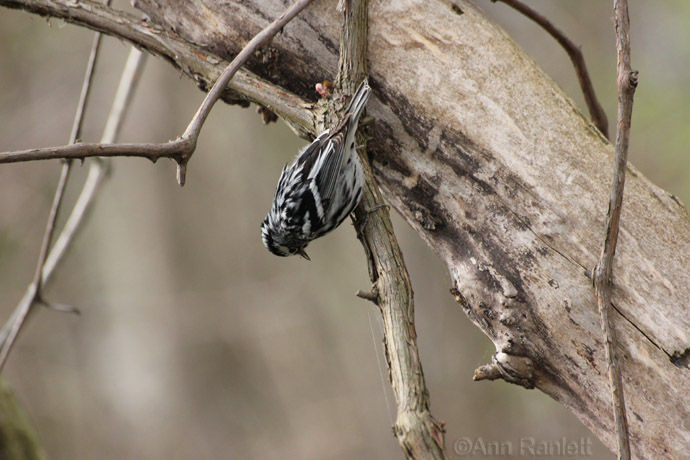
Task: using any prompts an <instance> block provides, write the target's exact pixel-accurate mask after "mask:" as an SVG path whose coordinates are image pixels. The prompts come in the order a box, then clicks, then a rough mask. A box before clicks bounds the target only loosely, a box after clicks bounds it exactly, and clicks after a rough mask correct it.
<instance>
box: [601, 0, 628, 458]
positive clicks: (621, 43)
mask: <svg viewBox="0 0 690 460" xmlns="http://www.w3.org/2000/svg"><path fill="white" fill-rule="evenodd" d="M614 12H615V19H616V49H617V51H618V59H617V60H618V62H617V73H618V116H617V125H616V154H615V158H614V170H613V178H612V182H611V194H610V199H609V209H608V213H607V215H606V236H605V238H604V244H603V248H602V250H601V256H600V258H599V263H598V264H597V266H596V267H595V269H594V277H593V281H594V288H595V292H596V296H597V304H598V307H599V314H600V316H601V328H602V333H603V335H604V341H605V350H606V361H607V364H608V375H609V384H610V386H611V398H612V401H613V414H614V421H615V425H616V432H617V435H618V436H617V437H618V458H619V459H625V460H627V459H630V439H629V435H628V418H627V414H626V410H625V397H624V392H623V380H622V377H621V370H620V368H619V366H618V363H617V358H616V352H615V349H614V346H615V344H616V343H617V341H616V334H615V329H614V327H613V319H612V318H611V308H612V305H611V300H612V295H611V276H612V271H613V257H614V254H615V253H616V244H617V242H618V232H619V228H620V217H621V210H622V205H623V190H624V188H625V169H626V167H627V162H628V143H629V140H630V123H631V119H632V105H633V96H634V94H635V88H636V87H637V72H635V71H633V70H632V68H631V67H630V17H629V16H628V2H627V0H614Z"/></svg>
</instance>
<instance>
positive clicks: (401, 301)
mask: <svg viewBox="0 0 690 460" xmlns="http://www.w3.org/2000/svg"><path fill="white" fill-rule="evenodd" d="M340 8H341V9H342V12H343V26H342V28H341V32H340V60H339V71H338V78H337V82H336V87H337V88H338V89H339V91H344V92H345V93H347V94H351V93H352V92H353V91H354V88H355V87H356V86H357V84H358V83H359V82H360V81H361V80H362V79H363V78H364V77H365V76H366V75H367V56H368V52H367V44H368V31H369V29H368V1H367V0H343V1H341V2H340ZM358 144H360V145H365V144H366V136H364V135H363V134H360V133H358ZM359 152H360V155H359V158H360V160H361V162H362V167H363V168H362V169H363V172H364V179H365V185H364V187H363V190H362V192H363V193H362V201H361V202H360V204H359V205H358V206H357V208H356V209H355V221H354V222H355V229H356V231H357V237H358V238H359V240H360V241H361V243H362V246H363V247H364V252H365V254H366V257H367V261H368V267H369V278H370V279H371V282H372V284H373V288H372V293H371V294H362V293H358V294H357V295H358V296H359V297H362V298H366V299H368V300H372V301H374V302H375V303H376V305H378V307H379V309H380V310H381V316H382V317H383V332H384V345H385V350H386V360H387V362H388V369H389V377H390V382H391V385H392V387H393V394H394V395H395V401H396V403H397V406H398V415H397V420H396V422H395V425H394V426H393V433H395V436H396V437H397V438H398V442H399V443H400V446H401V447H402V450H403V453H404V454H405V458H408V459H418V458H433V459H445V458H446V454H445V447H444V427H443V425H442V424H440V423H439V422H438V421H436V420H435V419H434V417H433V416H432V415H431V412H430V411H429V391H428V389H427V387H426V383H425V381H424V372H423V371H422V364H421V361H420V359H419V351H418V349H417V334H416V331H415V325H414V300H413V297H414V294H413V292H412V283H411V282H410V276H409V274H408V272H407V268H406V267H405V262H404V260H403V255H402V251H401V250H400V246H399V245H398V241H397V238H396V237H395V233H394V232H393V224H392V223H391V220H390V215H389V211H388V207H387V206H381V203H382V202H383V198H382V197H381V193H380V192H379V189H378V186H377V185H376V180H375V179H374V175H373V172H372V170H371V165H370V164H369V159H368V158H367V154H366V149H364V148H362V149H360V150H359Z"/></svg>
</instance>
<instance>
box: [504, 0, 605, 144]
mask: <svg viewBox="0 0 690 460" xmlns="http://www.w3.org/2000/svg"><path fill="white" fill-rule="evenodd" d="M491 1H492V2H494V3H496V2H503V3H505V4H506V5H508V6H511V7H513V8H514V9H516V10H517V11H519V12H520V13H522V14H524V15H525V16H527V17H528V18H530V19H531V20H532V21H534V22H536V23H537V24H539V25H540V26H541V27H542V28H543V29H544V30H546V31H547V32H548V33H549V35H551V36H552V37H553V38H555V39H556V41H557V42H558V43H559V44H560V45H561V46H562V47H563V49H565V52H566V53H568V57H570V60H571V61H572V63H573V66H574V67H575V73H576V74H577V79H578V81H579V82H580V88H582V94H583V96H584V98H585V103H586V104H587V109H588V110H589V116H590V117H592V122H593V123H594V125H595V126H596V127H597V128H599V131H601V132H602V134H604V136H606V137H607V138H608V137H609V120H608V118H607V117H606V112H604V109H603V108H602V107H601V104H600V103H599V100H598V99H597V94H596V92H595V91H594V85H592V80H591V78H589V72H588V71H587V64H585V58H584V56H583V55H582V50H581V49H580V47H578V46H577V45H576V44H575V43H573V41H572V40H570V39H569V38H568V37H567V36H566V35H565V34H564V33H563V32H562V31H561V30H560V29H558V28H557V27H556V26H554V25H553V24H552V23H551V21H549V20H548V19H546V17H544V16H543V15H541V14H540V13H539V12H537V11H536V10H534V9H532V8H531V7H529V6H528V5H525V4H524V3H522V2H521V1H520V0H491Z"/></svg>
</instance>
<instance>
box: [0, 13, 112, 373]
mask: <svg viewBox="0 0 690 460" xmlns="http://www.w3.org/2000/svg"><path fill="white" fill-rule="evenodd" d="M105 4H106V6H107V5H109V4H110V0H106V2H105ZM100 46H101V34H100V33H99V32H96V34H95V35H94V38H93V44H92V45H91V52H90V53H89V60H88V63H87V65H86V71H85V74H84V82H83V84H82V88H81V93H80V95H79V103H78V104H77V111H76V114H75V115H74V123H73V124H72V131H71V133H70V139H69V143H70V144H75V143H76V142H77V140H78V139H79V137H80V134H81V128H82V125H83V121H84V110H85V108H86V104H87V102H88V99H89V94H90V90H91V80H92V79H93V71H94V68H95V67H96V61H97V60H98V52H99V50H100ZM71 169H72V161H71V160H67V161H65V163H64V164H63V165H62V168H61V169H60V178H59V180H58V185H57V189H56V191H55V196H54V198H53V203H52V205H51V207H50V212H49V213H48V223H47V224H46V229H45V232H44V234H43V240H42V242H41V249H40V251H39V255H38V262H37V264H36V271H35V273H34V277H33V280H32V281H31V284H29V287H28V288H27V290H26V294H25V295H24V298H23V299H22V300H21V301H20V303H19V305H17V308H16V310H15V314H13V315H12V318H13V320H14V321H11V322H9V323H8V325H9V328H8V329H7V335H6V336H3V337H2V341H1V342H0V370H2V368H3V367H4V365H5V362H6V361H7V357H8V355H9V352H10V350H11V349H12V345H14V341H15V340H16V338H17V334H19V331H20V330H21V328H22V326H23V325H24V323H25V320H26V317H27V316H28V315H29V314H30V312H31V310H32V309H33V308H34V307H35V306H36V305H40V304H42V303H44V302H43V299H42V289H43V285H44V284H45V277H44V276H43V270H44V267H45V263H46V259H47V258H48V254H49V249H50V242H51V241H52V239H53V232H54V231H55V222H56V220H57V216H58V213H59V212H60V207H61V205H62V199H63V197H64V192H65V188H66V186H67V180H68V179H69V174H70V171H71Z"/></svg>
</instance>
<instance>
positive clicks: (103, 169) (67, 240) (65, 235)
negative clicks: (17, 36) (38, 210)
mask: <svg viewBox="0 0 690 460" xmlns="http://www.w3.org/2000/svg"><path fill="white" fill-rule="evenodd" d="M94 42H95V40H94ZM91 56H92V57H91V58H90V59H89V66H88V67H87V74H86V77H85V84H84V86H83V87H82V95H81V97H80V107H81V104H85V102H86V100H87V99H88V98H87V97H84V94H85V92H86V93H88V89H86V90H84V88H87V84H86V79H90V78H91V72H92V71H93V67H92V63H94V62H95V59H93V54H92V55H91ZM144 62H145V55H144V54H143V53H141V52H140V51H138V50H137V49H135V48H132V50H131V51H130V55H129V58H128V59H127V63H126V64H125V70H124V72H123V75H122V78H121V80H120V85H119V87H118V91H117V93H116V94H115V98H114V101H113V107H112V108H111V110H110V115H109V116H108V121H107V122H106V127H105V130H104V133H103V137H102V139H101V141H102V142H113V141H114V140H115V138H116V136H117V132H118V127H119V126H120V122H121V120H122V119H123V118H124V114H125V109H126V107H127V105H128V102H129V101H130V100H131V95H132V94H133V92H134V89H135V86H136V83H137V81H138V78H139V75H140V73H141V68H142V67H143V64H144ZM89 68H90V69H91V71H89V70H88V69H89ZM82 114H83V107H81V108H80V109H78V110H77V115H76V117H75V123H74V126H75V127H76V128H73V130H72V139H76V138H77V136H78V133H79V128H78V126H79V125H81V123H80V122H77V120H76V118H77V117H81V116H82ZM65 168H68V166H67V165H66V166H63V172H64V171H65ZM107 172H108V163H107V161H106V160H104V159H100V158H96V159H95V160H94V161H93V162H92V163H91V166H90V167H89V173H88V176H87V178H86V181H85V182H84V186H83V188H82V191H81V193H80V194H79V198H77V201H76V203H75V205H74V208H73V209H72V212H71V214H70V216H69V218H68V219H67V222H66V223H65V226H64V228H63V229H62V232H60V235H59V236H58V238H57V239H56V240H55V244H54V245H53V247H52V249H51V250H50V253H49V254H48V255H47V257H45V258H44V259H43V262H41V258H43V256H42V257H41V258H39V264H38V268H37V270H38V269H40V283H37V282H36V279H34V282H32V283H31V284H30V285H29V287H28V288H27V290H26V292H25V294H24V297H22V300H21V301H20V302H19V305H17V308H16V309H15V311H14V313H13V314H12V316H11V318H10V319H9V320H8V321H7V323H5V326H4V327H3V329H2V331H0V344H1V346H0V369H2V367H3V366H4V364H5V362H6V360H7V356H8V354H9V352H10V351H11V349H12V346H13V345H14V342H15V340H16V338H17V335H18V334H19V332H20V331H21V329H22V327H23V326H24V324H25V323H26V318H27V317H28V315H29V314H30V313H31V312H32V311H34V306H35V305H37V303H38V302H43V300H42V299H41V298H40V291H39V289H38V287H39V285H45V284H46V283H47V282H48V281H49V280H50V278H51V276H52V275H53V273H54V272H55V269H56V268H57V266H58V264H59V263H60V261H61V260H62V258H63V256H64V255H65V253H66V252H67V249H68V248H69V246H70V244H71V242H72V241H73V239H74V236H75V235H76V232H77V231H78V229H79V228H81V225H82V223H83V222H84V218H85V216H86V214H87V212H88V210H89V209H90V208H91V204H92V203H93V200H94V198H95V196H96V193H97V192H98V190H100V185H101V183H102V181H103V179H104V178H105V177H106V175H107ZM62 178H63V176H62V175H61V182H60V184H61V185H63V186H62V187H61V186H60V185H59V186H58V192H59V193H60V194H62V192H61V191H62V190H63V189H64V184H63V182H62ZM57 195H58V194H57V193H56V200H58V201H59V199H58V196H57ZM54 202H55V201H54ZM51 215H52V213H51ZM49 226H50V227H53V226H54V220H50V219H49ZM51 231H52V229H51ZM47 233H48V232H46V234H47ZM38 273H39V272H38V271H37V276H39V275H38Z"/></svg>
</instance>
